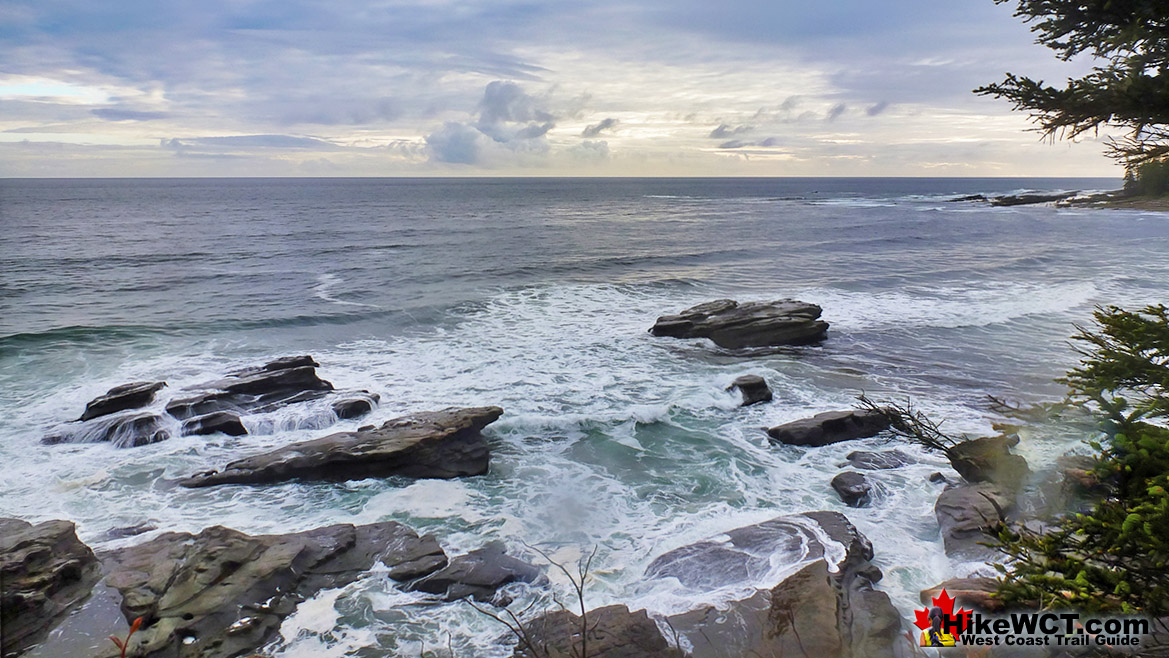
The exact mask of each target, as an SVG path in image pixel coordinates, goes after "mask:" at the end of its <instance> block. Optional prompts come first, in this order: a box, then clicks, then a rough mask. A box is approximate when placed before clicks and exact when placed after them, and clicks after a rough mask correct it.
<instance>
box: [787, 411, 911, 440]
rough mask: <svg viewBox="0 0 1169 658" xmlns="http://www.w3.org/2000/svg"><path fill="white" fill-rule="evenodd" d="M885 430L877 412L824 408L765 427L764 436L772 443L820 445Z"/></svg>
mask: <svg viewBox="0 0 1169 658" xmlns="http://www.w3.org/2000/svg"><path fill="white" fill-rule="evenodd" d="M887 429H889V418H888V416H886V415H885V414H883V413H881V412H880V411H874V410H871V409H850V410H847V411H826V412H824V413H822V414H816V415H815V416H813V417H811V418H803V419H801V420H796V421H792V422H790V423H784V424H783V425H778V426H776V427H772V428H771V429H769V430H767V435H768V436H770V437H771V440H772V441H773V442H775V443H783V444H785V445H792V446H811V447H820V446H826V445H829V444H832V443H839V442H841V441H851V440H852V439H863V438H867V437H870V436H876V435H878V434H880V433H881V432H883V431H885V430H887Z"/></svg>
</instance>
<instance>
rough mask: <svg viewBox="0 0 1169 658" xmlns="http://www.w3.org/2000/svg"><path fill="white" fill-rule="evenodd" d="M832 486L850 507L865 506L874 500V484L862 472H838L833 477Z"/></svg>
mask: <svg viewBox="0 0 1169 658" xmlns="http://www.w3.org/2000/svg"><path fill="white" fill-rule="evenodd" d="M832 488H833V489H835V490H836V493H837V494H839V495H840V499H841V500H843V501H844V504H845V505H848V506H849V507H864V506H865V505H868V504H869V503H870V502H872V493H873V485H872V483H870V482H869V479H868V478H866V477H865V476H864V475H862V474H860V473H856V472H854V471H845V472H844V473H838V474H837V475H836V477H834V478H832Z"/></svg>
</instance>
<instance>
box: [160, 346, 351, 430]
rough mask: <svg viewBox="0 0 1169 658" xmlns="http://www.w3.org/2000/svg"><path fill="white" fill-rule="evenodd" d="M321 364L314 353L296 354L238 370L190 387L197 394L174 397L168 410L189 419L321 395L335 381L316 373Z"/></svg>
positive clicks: (272, 406) (253, 410) (264, 408)
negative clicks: (326, 379)
mask: <svg viewBox="0 0 1169 658" xmlns="http://www.w3.org/2000/svg"><path fill="white" fill-rule="evenodd" d="M318 367H320V364H319V363H317V362H316V361H315V360H314V359H313V358H312V357H311V356H294V357H285V358H282V359H277V360H275V361H272V362H270V363H267V364H264V365H262V366H257V367H253V368H244V369H243V370H237V371H236V372H234V373H231V374H229V375H228V376H227V377H224V378H223V379H219V380H216V381H212V382H206V383H203V384H198V385H196V386H191V387H188V388H187V389H186V390H193V391H198V394H197V395H192V396H187V397H184V398H180V399H177V400H171V401H170V402H169V403H167V405H166V411H167V413H169V414H170V415H172V416H174V417H175V418H178V419H179V420H186V419H188V418H194V417H196V416H203V415H206V414H211V413H216V412H223V411H229V412H234V413H240V412H249V413H263V412H266V411H272V410H274V409H277V408H279V407H282V406H285V405H288V404H293V403H296V402H307V401H309V400H316V399H320V398H322V397H324V396H325V395H326V394H328V392H329V391H332V390H333V385H332V384H331V383H329V382H327V381H325V380H323V379H321V378H320V377H319V376H317V370H316V369H317V368H318Z"/></svg>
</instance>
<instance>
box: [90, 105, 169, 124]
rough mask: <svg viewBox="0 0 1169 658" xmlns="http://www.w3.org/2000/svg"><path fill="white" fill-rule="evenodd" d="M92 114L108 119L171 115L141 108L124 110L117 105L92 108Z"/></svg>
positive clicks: (149, 117)
mask: <svg viewBox="0 0 1169 658" xmlns="http://www.w3.org/2000/svg"><path fill="white" fill-rule="evenodd" d="M89 112H90V114H92V115H94V116H95V117H97V118H99V119H105V120H106V121H151V120H153V119H165V118H167V117H168V116H170V114H169V113H167V112H144V111H141V110H122V109H118V108H116V107H101V108H97V109H95V110H90V111H89Z"/></svg>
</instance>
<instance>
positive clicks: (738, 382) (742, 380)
mask: <svg viewBox="0 0 1169 658" xmlns="http://www.w3.org/2000/svg"><path fill="white" fill-rule="evenodd" d="M727 390H728V391H736V390H737V391H738V392H739V395H742V396H743V404H742V405H740V406H743V407H749V406H751V405H753V404H758V403H760V402H770V401H771V398H772V394H771V388H770V387H768V386H767V380H766V379H763V378H762V377H760V376H759V375H743V376H741V377H737V378H736V379H735V381H734V382H731V385H730V387H728V388H727Z"/></svg>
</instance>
